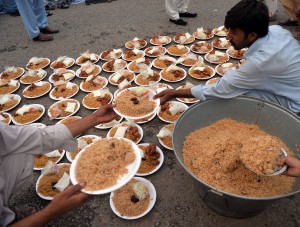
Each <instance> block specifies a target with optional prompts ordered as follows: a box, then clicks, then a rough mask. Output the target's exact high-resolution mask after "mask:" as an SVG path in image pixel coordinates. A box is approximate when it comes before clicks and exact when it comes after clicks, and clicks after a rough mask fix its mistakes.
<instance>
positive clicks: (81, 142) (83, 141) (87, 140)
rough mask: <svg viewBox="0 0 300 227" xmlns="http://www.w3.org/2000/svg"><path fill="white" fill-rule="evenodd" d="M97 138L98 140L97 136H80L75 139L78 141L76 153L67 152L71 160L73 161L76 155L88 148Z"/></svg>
mask: <svg viewBox="0 0 300 227" xmlns="http://www.w3.org/2000/svg"><path fill="white" fill-rule="evenodd" d="M97 138H99V137H98V136H81V137H79V138H77V141H78V146H77V148H76V151H74V152H69V154H70V157H71V160H74V159H75V158H76V156H77V154H78V153H79V152H80V151H81V150H82V149H83V148H85V147H86V146H88V145H89V144H91V143H92V142H94V141H95V140H96V139H97Z"/></svg>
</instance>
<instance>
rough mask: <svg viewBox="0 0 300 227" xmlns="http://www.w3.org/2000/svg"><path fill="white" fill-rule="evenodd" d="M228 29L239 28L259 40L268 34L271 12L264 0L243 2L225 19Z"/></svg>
mask: <svg viewBox="0 0 300 227" xmlns="http://www.w3.org/2000/svg"><path fill="white" fill-rule="evenodd" d="M224 25H225V27H226V28H227V29H233V28H239V29H241V30H242V31H243V32H245V34H246V35H248V34H249V33H251V32H255V33H256V34H257V38H261V37H264V36H265V35H267V34H268V27H269V10H268V7H267V6H266V4H265V3H264V2H263V0H242V1H240V2H239V3H237V4H236V5H235V6H234V7H233V8H232V9H230V10H229V11H228V12H227V15H226V17H225V23H224Z"/></svg>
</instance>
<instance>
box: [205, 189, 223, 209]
mask: <svg viewBox="0 0 300 227" xmlns="http://www.w3.org/2000/svg"><path fill="white" fill-rule="evenodd" d="M203 200H204V202H205V203H210V204H212V205H214V206H217V207H220V208H228V202H227V199H226V198H225V197H224V195H223V193H221V192H218V191H215V190H213V189H210V190H208V191H207V192H206V194H205V195H204V199H203Z"/></svg>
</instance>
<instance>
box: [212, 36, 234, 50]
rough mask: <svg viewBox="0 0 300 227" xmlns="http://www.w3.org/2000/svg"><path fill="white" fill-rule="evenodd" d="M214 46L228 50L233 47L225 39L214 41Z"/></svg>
mask: <svg viewBox="0 0 300 227" xmlns="http://www.w3.org/2000/svg"><path fill="white" fill-rule="evenodd" d="M212 45H213V46H214V48H217V49H228V48H229V47H230V46H231V44H230V42H229V40H227V39H226V38H223V37H222V38H217V39H215V40H214V41H212Z"/></svg>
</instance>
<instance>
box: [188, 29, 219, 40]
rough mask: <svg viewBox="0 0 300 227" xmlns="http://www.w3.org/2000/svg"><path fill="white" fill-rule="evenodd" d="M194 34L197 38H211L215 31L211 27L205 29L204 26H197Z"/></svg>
mask: <svg viewBox="0 0 300 227" xmlns="http://www.w3.org/2000/svg"><path fill="white" fill-rule="evenodd" d="M193 36H194V37H195V38H196V39H211V38H212V37H213V36H214V33H213V32H212V31H211V29H205V28H203V27H201V28H197V31H195V32H194V33H193Z"/></svg>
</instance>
